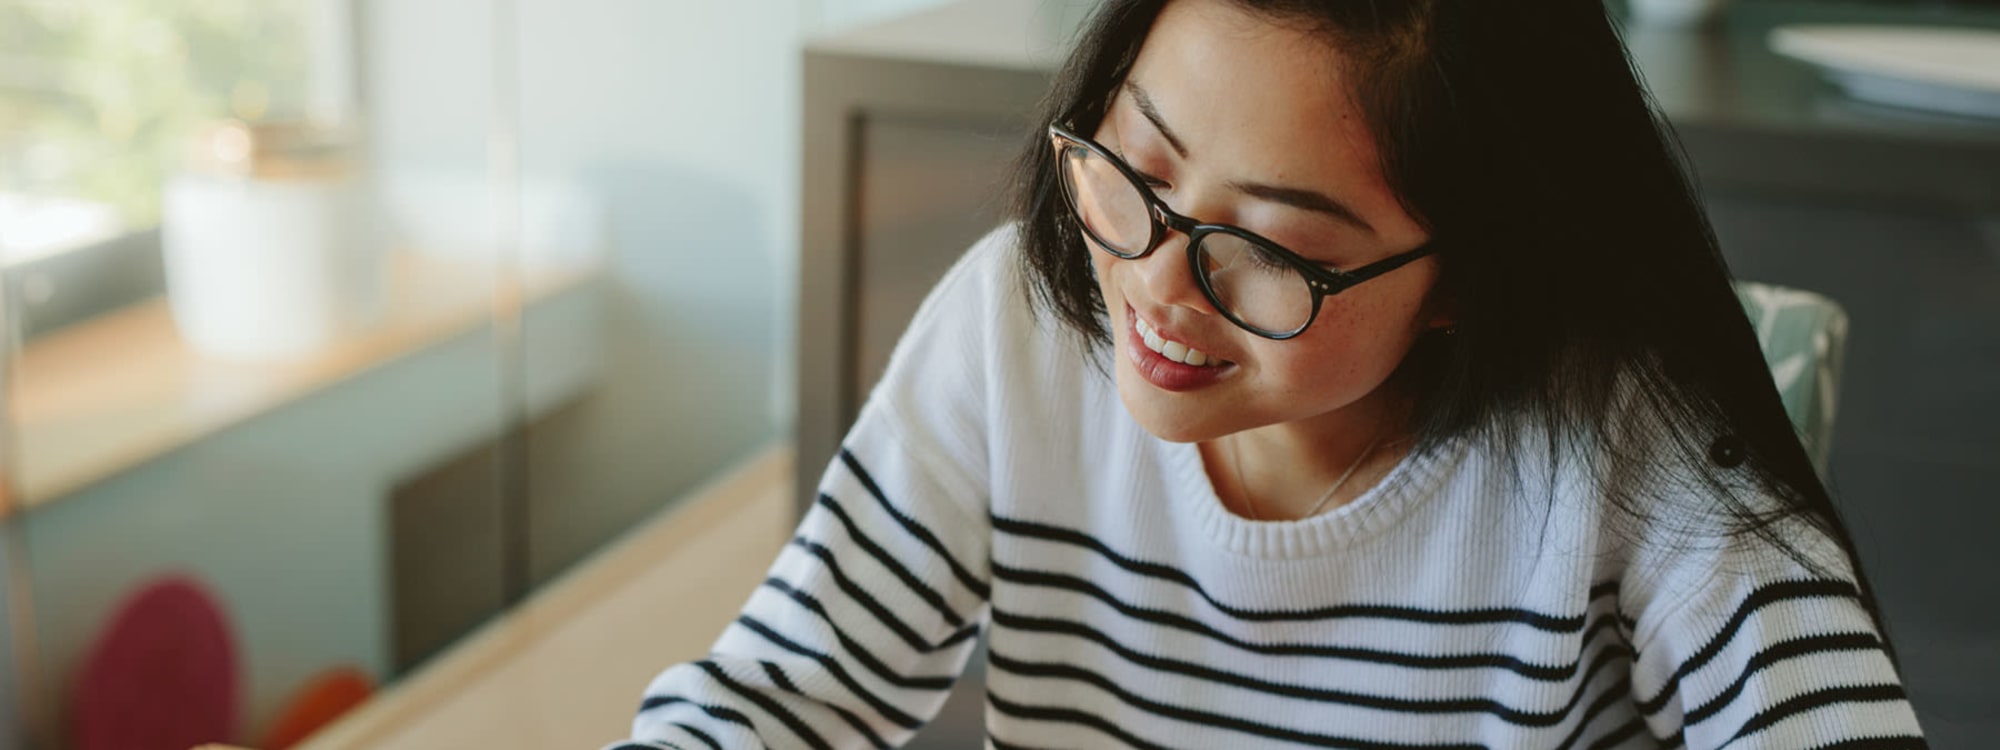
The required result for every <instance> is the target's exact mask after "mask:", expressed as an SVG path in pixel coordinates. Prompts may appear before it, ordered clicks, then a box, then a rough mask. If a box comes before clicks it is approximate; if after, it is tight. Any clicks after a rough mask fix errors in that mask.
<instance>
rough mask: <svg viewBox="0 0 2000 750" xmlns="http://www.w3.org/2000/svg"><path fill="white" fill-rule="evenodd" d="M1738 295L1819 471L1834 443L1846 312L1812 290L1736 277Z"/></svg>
mask: <svg viewBox="0 0 2000 750" xmlns="http://www.w3.org/2000/svg"><path fill="white" fill-rule="evenodd" d="M1736 297H1737V299H1738V300H1740V301H1741V302H1742V303H1743V312H1744V313H1745V314H1746V315H1748V316H1749V317H1750V324H1751V325H1752V326H1753V327H1755V328H1756V329H1757V341H1758V343H1759V344H1761V345H1762V346H1763V349H1764V361H1765V362H1766V363H1767V364H1769V365H1770V367H1771V380H1772V382H1773V383H1775V384H1776V385H1777V387H1778V395H1779V396H1780V397H1782V398H1783V399H1784V402H1785V413H1786V414H1787V415H1789V416H1790V417H1791V418H1792V425H1793V426H1794V427H1796V428H1797V429H1798V431H1799V440H1800V442H1801V443H1803V444H1804V445H1805V449H1806V454H1807V455H1809V456H1811V457H1812V460H1813V465H1814V466H1815V467H1817V468H1818V469H1819V472H1820V475H1821V476H1825V475H1826V465H1827V459H1828V456H1829V454H1830V452H1831V451H1832V448H1833V418H1834V412H1835V407H1836V405H1837V403H1838V401H1839V396H1840V371H1841V366H1842V364H1843V362H1844V358H1845V356H1846V348H1847V313H1846V312H1845V311H1843V310H1841V309H1840V305H1839V304H1838V303H1835V302H1834V301H1833V300H1830V299H1827V298H1825V297H1822V296H1820V295H1818V294H1814V293H1812V292H1808V291H1804V290H1799V289H1789V288H1786V287H1781V286H1772V285H1770V284H1760V283H1757V282H1752V281H1739V282H1736Z"/></svg>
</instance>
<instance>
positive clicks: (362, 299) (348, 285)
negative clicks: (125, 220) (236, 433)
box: [160, 174, 388, 359]
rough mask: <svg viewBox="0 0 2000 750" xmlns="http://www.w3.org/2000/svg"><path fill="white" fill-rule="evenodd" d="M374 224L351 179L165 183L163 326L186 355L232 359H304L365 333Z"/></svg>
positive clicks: (377, 292) (380, 257)
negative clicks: (166, 319)
mask: <svg viewBox="0 0 2000 750" xmlns="http://www.w3.org/2000/svg"><path fill="white" fill-rule="evenodd" d="M378 222H379V212H377V211H375V210H374V207H373V200H372V196H371V194H370V192H369V191H368V190H367V188H366V187H365V186H364V185H363V184H362V183H361V182H360V181H358V180H356V179H353V178H335V179H315V180H305V179H293V180H271V179H256V178H246V177H233V176H218V175H198V174H190V175H183V176H180V177H176V178H175V179H173V180H172V181H170V182H169V184H168V185H167V188H166V195H165V206H164V213H163V216H162V219H161V227H160V230H161V238H160V239H161V249H162V253H163V255H164V259H165V263H166V273H167V297H168V300H169V302H170V304H171V306H172V308H173V314H174V322H175V324H176V325H177V326H178V327H179V329H180V332H181V335H182V336H183V337H184V338H185V339H186V340H187V341H188V343H189V344H191V345H192V346H194V347H195V348H196V349H198V350H201V351H203V352H205V353H209V354H213V355H219V356H224V357H230V358H244V359H276V358H292V357H297V356H300V355H304V354H309V353H312V352H315V351H318V350H320V349H321V348H323V347H325V346H327V345H328V344H331V343H333V342H334V341H336V340H338V339H340V338H341V337H342V336H345V335H349V334H352V333H354V332H356V331H358V330H360V329H363V328H366V327H368V326H370V325H372V324H374V323H375V322H377V321H378V320H379V318H380V316H381V313H382V309H383V306H384V303H385V300H386V297H387V286H388V280H387V278H386V273H387V264H386V255H387V252H386V248H385V247H384V246H383V244H382V243H381V241H380V240H379V239H378V233H377V231H376V227H377V224H378Z"/></svg>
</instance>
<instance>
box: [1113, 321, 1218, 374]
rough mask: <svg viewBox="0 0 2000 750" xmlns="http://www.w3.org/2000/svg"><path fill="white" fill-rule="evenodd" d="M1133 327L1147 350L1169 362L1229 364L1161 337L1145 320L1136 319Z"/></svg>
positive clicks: (1192, 364) (1190, 364)
mask: <svg viewBox="0 0 2000 750" xmlns="http://www.w3.org/2000/svg"><path fill="white" fill-rule="evenodd" d="M1132 327H1133V328H1134V329H1135V330H1136V331H1137V332H1138V334H1139V338H1140V341H1141V342H1142V343H1144V344H1145V345H1146V348H1147V349H1151V350H1153V352H1154V353H1156V354H1158V355H1160V356H1162V357H1166V358H1167V359H1168V360H1169V361H1172V362H1175V363H1179V364H1183V365H1189V366H1193V367H1220V366H1222V365H1226V364H1229V363H1228V362H1227V361H1225V360H1223V359H1222V358H1221V357H1217V356H1214V355H1212V354H1209V353H1207V352H1204V351H1202V350H1200V349H1196V348H1194V347H1192V346H1188V345H1187V344H1183V343H1181V342H1179V341H1172V340H1168V339H1166V338H1163V337H1161V336H1160V334H1159V332H1158V331H1155V330H1153V326H1152V325H1150V324H1148V323H1147V322H1146V319H1145V318H1139V317H1134V318H1133V325H1132Z"/></svg>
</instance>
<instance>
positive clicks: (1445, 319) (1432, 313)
mask: <svg viewBox="0 0 2000 750" xmlns="http://www.w3.org/2000/svg"><path fill="white" fill-rule="evenodd" d="M1417 320H1419V321H1422V323H1421V325H1422V326H1423V329H1422V330H1421V331H1419V333H1430V332H1433V331H1443V330H1454V329H1456V328H1457V327H1458V297H1457V295H1454V294H1451V293H1449V292H1447V291H1445V289H1444V285H1442V284H1434V285H1432V286H1431V291H1430V293H1429V294H1426V295H1424V306H1423V309H1421V310H1419V311H1418V312H1417Z"/></svg>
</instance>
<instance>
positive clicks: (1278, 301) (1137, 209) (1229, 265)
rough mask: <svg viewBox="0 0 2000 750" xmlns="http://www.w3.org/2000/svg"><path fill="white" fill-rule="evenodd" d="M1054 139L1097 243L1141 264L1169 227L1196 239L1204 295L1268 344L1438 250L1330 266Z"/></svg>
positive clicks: (1054, 131)
mask: <svg viewBox="0 0 2000 750" xmlns="http://www.w3.org/2000/svg"><path fill="white" fill-rule="evenodd" d="M1049 138H1050V139H1051V141H1052V143H1053V144H1054V146H1055V149H1056V156H1057V159H1058V160H1059V161H1060V162H1061V167H1060V169H1059V170H1058V171H1059V172H1060V173H1061V177H1062V180H1061V181H1062V189H1063V195H1064V196H1065V197H1066V198H1067V199H1068V202H1069V209H1070V213H1071V215H1072V216H1075V217H1076V219H1077V223H1078V224H1079V225H1081V226H1082V227H1083V231H1084V232H1085V233H1086V234H1088V235H1090V238H1091V239H1093V240H1096V242H1097V246H1098V247H1101V248H1103V249H1104V251H1105V252H1108V253H1110V254H1112V255H1113V256H1116V257H1119V258H1123V259H1126V260H1134V259H1138V258H1143V257H1145V256H1146V254H1147V253H1150V252H1152V251H1153V249H1154V248H1157V247H1159V246H1160V243H1162V242H1165V241H1166V238H1167V232H1168V231H1169V230H1172V231H1176V232H1180V233H1182V234H1185V235H1187V237H1188V246H1187V251H1188V266H1189V267H1190V268H1191V269H1193V271H1194V278H1195V281H1196V282H1197V283H1198V284H1200V286H1201V292H1202V294H1203V295H1205V296H1206V297H1208V301H1209V302H1211V303H1213V304H1214V305H1215V309H1216V310H1217V311H1218V312H1221V313H1222V316H1223V317H1225V318H1228V319H1229V322H1231V323H1235V324H1236V325H1237V326H1238V327H1241V328H1242V329H1244V330H1246V331H1249V332H1251V333H1254V334H1257V335H1259V336H1262V337H1264V338H1268V339H1278V340H1283V339H1289V338H1292V337H1294V336H1297V335H1299V334H1300V333H1301V332H1304V331H1305V329H1306V327H1307V326H1310V325H1312V322H1313V320H1314V319H1316V318H1318V317H1319V308H1320V303H1321V302H1322V301H1324V300H1325V299H1326V298H1327V297H1330V296H1332V295H1335V294H1339V293H1341V292H1344V291H1347V290H1348V289H1351V288H1353V287H1354V286H1355V285H1356V284H1360V283H1361V282H1364V281H1367V280H1369V279H1372V278H1375V277H1377V276H1381V275H1382V274H1385V273H1388V272H1390V271H1394V270H1396V269H1398V268H1401V267H1403V265H1405V264H1407V263H1409V262H1410V261H1413V260H1416V259H1418V258H1421V257H1424V256H1426V255H1429V254H1431V253H1432V252H1433V248H1432V247H1431V246H1429V245H1425V246H1422V247H1418V248H1416V249H1414V250H1409V251H1406V252H1403V253H1399V254H1396V255H1392V256H1389V257H1387V258H1383V259H1382V260H1378V261H1376V262H1374V263H1370V264H1368V265H1365V266H1362V267H1360V268H1356V269H1354V270H1352V271H1339V270H1334V269H1329V268H1326V267H1324V266H1322V265H1320V264H1318V263H1314V262H1313V261H1309V260H1306V259H1305V258H1302V257H1299V255H1298V254H1297V253H1294V252H1292V251H1290V250H1287V249H1285V248H1284V247H1282V246H1280V245H1279V244H1278V243H1275V242H1272V241H1270V240H1267V239H1264V238H1263V237H1260V236H1258V235H1257V233H1255V232H1252V231H1250V230H1247V229H1244V228H1242V227H1237V226H1231V225H1228V224H1202V223H1199V222H1196V221H1195V220H1194V219H1190V218H1188V217H1186V216H1182V215H1180V214H1178V213H1174V210H1173V209H1171V208H1168V207H1167V204H1166V203H1164V202H1162V201H1161V200H1160V198H1159V196H1157V195H1154V194H1153V191H1152V189H1151V188H1149V187H1147V185H1146V181H1145V180H1144V179H1143V178H1141V177H1140V176H1139V173H1138V172H1136V171H1133V169H1132V167H1131V166H1130V165H1128V164H1126V163H1125V162H1124V160H1122V159H1119V158H1118V157H1116V156H1113V155H1112V154H1111V152H1110V151H1108V150H1106V149H1105V148H1104V147H1103V146H1100V145H1098V144H1097V143H1096V142H1094V141H1091V140H1090V139H1088V138H1085V137H1083V136H1080V135H1077V134H1076V133H1074V132H1071V131H1070V130H1069V129H1068V128H1066V127H1064V126H1062V125H1051V126H1049Z"/></svg>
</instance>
